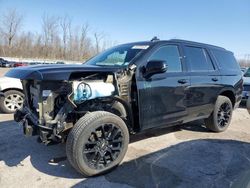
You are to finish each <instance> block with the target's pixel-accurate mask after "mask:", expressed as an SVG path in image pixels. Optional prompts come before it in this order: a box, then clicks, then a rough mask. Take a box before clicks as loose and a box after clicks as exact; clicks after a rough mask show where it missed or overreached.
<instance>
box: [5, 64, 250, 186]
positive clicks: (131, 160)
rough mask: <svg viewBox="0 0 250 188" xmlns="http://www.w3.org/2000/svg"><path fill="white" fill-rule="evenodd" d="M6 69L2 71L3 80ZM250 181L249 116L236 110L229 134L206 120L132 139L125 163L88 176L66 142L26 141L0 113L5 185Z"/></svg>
mask: <svg viewBox="0 0 250 188" xmlns="http://www.w3.org/2000/svg"><path fill="white" fill-rule="evenodd" d="M6 70H7V69H1V68H0V76H2V75H3V74H4V72H6ZM249 182H250V115H249V114H248V113H247V111H246V109H245V108H244V107H241V108H239V109H237V110H236V111H235V112H234V115H233V120H232V124H231V126H230V127H229V129H228V130H227V131H226V132H224V133H212V132H209V131H208V130H207V129H206V128H204V126H203V122H200V121H198V122H193V123H189V124H186V125H181V126H176V127H172V128H164V129H160V130H154V131H151V132H149V133H146V134H140V135H137V136H132V137H131V144H130V145H129V149H128V152H127V154H126V157H125V159H124V161H123V163H122V164H121V165H120V166H119V167H118V168H116V169H115V170H114V171H112V172H111V173H109V174H106V175H103V176H98V177H94V178H88V179H86V178H84V177H82V176H81V175H80V174H78V173H77V172H76V171H75V170H74V169H73V168H72V167H71V166H70V164H69V162H68V161H67V159H66V154H65V144H60V145H53V146H44V145H42V144H39V143H37V142H36V138H35V137H25V136H24V135H23V134H22V128H21V127H20V126H19V125H18V124H17V123H15V122H14V121H13V115H7V114H0V187H2V188H5V187H43V188H44V187H171V188H172V187H203V188H205V187H219V188H223V187H230V186H236V187H237V186H240V187H241V186H242V185H243V184H245V185H247V183H249Z"/></svg>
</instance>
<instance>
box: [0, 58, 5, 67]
mask: <svg viewBox="0 0 250 188" xmlns="http://www.w3.org/2000/svg"><path fill="white" fill-rule="evenodd" d="M4 61H5V60H4V59H3V58H0V67H2V63H3V62H4Z"/></svg>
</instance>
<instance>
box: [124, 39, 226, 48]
mask: <svg viewBox="0 0 250 188" xmlns="http://www.w3.org/2000/svg"><path fill="white" fill-rule="evenodd" d="M166 42H174V43H181V44H187V45H195V46H203V47H206V48H210V49H211V48H212V49H218V50H226V49H225V48H222V47H219V46H215V45H210V44H205V43H200V42H194V41H188V40H181V39H171V40H153V41H140V42H133V43H128V44H130V45H151V44H159V43H166Z"/></svg>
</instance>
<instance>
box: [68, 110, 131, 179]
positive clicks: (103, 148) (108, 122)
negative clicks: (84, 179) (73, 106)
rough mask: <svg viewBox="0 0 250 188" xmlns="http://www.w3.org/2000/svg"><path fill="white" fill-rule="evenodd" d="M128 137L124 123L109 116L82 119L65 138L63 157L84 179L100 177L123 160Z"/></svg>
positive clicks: (93, 114)
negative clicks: (86, 177) (64, 155)
mask: <svg viewBox="0 0 250 188" xmlns="http://www.w3.org/2000/svg"><path fill="white" fill-rule="evenodd" d="M128 143H129V133H128V129H127V126H126V124H125V123H124V121H123V120H122V119H121V118H120V117H118V116H116V115H114V114H112V113H109V112H104V111H97V112H91V113H88V114H86V115H85V116H83V117H82V118H81V119H79V120H78V121H77V123H76V124H75V126H74V127H73V128H72V130H71V132H70V133H69V135H68V139H67V143H66V153H67V157H68V160H69V162H70V164H71V165H72V166H73V167H74V168H75V169H76V170H77V171H78V172H80V173H81V174H83V175H85V176H94V175H99V174H103V173H105V172H107V171H109V170H111V169H113V168H114V167H116V166H117V165H118V164H119V163H120V162H121V161H122V160H123V158H124V156H125V154H126V151H127V148H128Z"/></svg>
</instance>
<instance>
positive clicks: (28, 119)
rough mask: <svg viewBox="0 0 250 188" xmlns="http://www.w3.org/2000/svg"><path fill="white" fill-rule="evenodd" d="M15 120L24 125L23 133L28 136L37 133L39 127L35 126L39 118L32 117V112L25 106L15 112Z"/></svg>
mask: <svg viewBox="0 0 250 188" xmlns="http://www.w3.org/2000/svg"><path fill="white" fill-rule="evenodd" d="M14 120H15V121H16V122H18V124H19V125H21V126H22V127H23V133H24V134H25V135H26V136H34V135H37V128H36V126H35V123H36V122H37V120H36V119H34V117H32V116H31V114H30V113H29V112H27V111H26V109H25V108H23V109H21V110H17V111H16V112H15V114H14Z"/></svg>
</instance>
